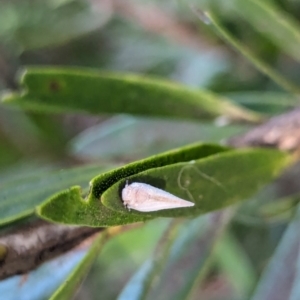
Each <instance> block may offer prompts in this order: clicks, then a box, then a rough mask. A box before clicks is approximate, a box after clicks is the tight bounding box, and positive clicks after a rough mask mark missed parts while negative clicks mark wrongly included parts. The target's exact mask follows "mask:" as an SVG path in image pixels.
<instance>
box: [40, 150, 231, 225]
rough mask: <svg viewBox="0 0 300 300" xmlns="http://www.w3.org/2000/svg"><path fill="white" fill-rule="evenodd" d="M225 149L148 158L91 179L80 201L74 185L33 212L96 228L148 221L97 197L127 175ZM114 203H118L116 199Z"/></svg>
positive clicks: (60, 220) (180, 152)
mask: <svg viewBox="0 0 300 300" xmlns="http://www.w3.org/2000/svg"><path fill="white" fill-rule="evenodd" d="M226 150H228V148H224V147H221V146H219V145H210V144H193V145H189V146H186V147H182V148H180V149H176V150H172V151H169V152H166V153H163V154H159V155H156V156H152V157H150V158H147V159H144V160H140V161H137V162H134V163H131V164H129V165H127V166H124V167H121V168H118V169H115V170H113V171H111V172H108V173H105V174H102V175H100V176H98V177H96V178H94V179H92V180H91V181H90V186H91V190H90V194H89V195H88V197H87V199H83V198H82V196H81V192H80V188H79V187H76V186H75V187H72V188H70V189H69V190H65V191H63V192H60V193H58V194H57V195H55V196H53V197H52V198H50V199H49V200H48V201H47V202H45V203H43V204H42V205H40V206H39V207H38V209H37V213H38V215H39V216H40V217H42V218H45V219H47V220H50V221H54V222H60V223H65V224H77V225H88V226H100V227H101V226H114V225H121V224H128V223H132V222H139V221H144V220H147V219H151V217H149V216H148V215H140V216H136V215H134V214H129V213H126V214H124V213H120V212H116V211H112V210H110V209H108V208H106V207H105V206H104V205H103V204H102V203H101V202H100V197H101V195H102V194H103V192H105V191H106V190H107V189H108V188H109V187H110V186H111V185H113V184H114V183H116V182H118V181H119V180H121V179H123V178H127V177H128V176H130V175H133V174H136V173H139V172H141V171H144V170H148V169H150V168H155V167H160V166H165V165H168V164H175V163H178V162H182V161H190V160H193V159H195V158H201V157H206V156H209V155H212V154H215V153H218V152H223V151H226ZM118 201H120V199H119V198H118ZM65 212H67V213H65Z"/></svg>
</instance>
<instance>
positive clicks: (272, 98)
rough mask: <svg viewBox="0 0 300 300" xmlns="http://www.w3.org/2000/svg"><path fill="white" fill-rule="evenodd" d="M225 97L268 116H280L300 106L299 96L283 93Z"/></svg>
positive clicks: (246, 93)
mask: <svg viewBox="0 0 300 300" xmlns="http://www.w3.org/2000/svg"><path fill="white" fill-rule="evenodd" d="M225 95H226V97H228V98H229V99H231V100H233V101H235V102H237V103H239V104H242V105H243V106H245V107H247V108H249V109H251V110H254V111H257V112H259V113H264V114H266V115H278V114H280V113H283V112H284V111H287V110H292V109H294V108H295V107H297V106H298V105H299V99H298V97H297V96H294V95H291V94H288V93H282V92H266V91H246V92H233V93H226V94H225Z"/></svg>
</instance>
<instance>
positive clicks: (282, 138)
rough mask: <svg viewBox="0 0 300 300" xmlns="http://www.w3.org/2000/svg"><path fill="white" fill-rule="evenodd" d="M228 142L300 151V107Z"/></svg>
mask: <svg viewBox="0 0 300 300" xmlns="http://www.w3.org/2000/svg"><path fill="white" fill-rule="evenodd" d="M228 143H229V144H230V145H231V146H233V147H271V148H277V149H280V150H285V151H290V152H295V153H300V108H296V109H294V110H293V111H290V112H287V113H285V114H282V115H279V116H276V117H274V118H271V119H270V120H268V121H267V122H265V123H264V124H262V125H260V126H257V127H255V128H253V129H252V130H250V131H249V132H247V133H246V134H243V135H240V136H236V137H233V138H231V139H230V140H229V141H228Z"/></svg>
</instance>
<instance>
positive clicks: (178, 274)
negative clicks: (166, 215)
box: [118, 211, 231, 300]
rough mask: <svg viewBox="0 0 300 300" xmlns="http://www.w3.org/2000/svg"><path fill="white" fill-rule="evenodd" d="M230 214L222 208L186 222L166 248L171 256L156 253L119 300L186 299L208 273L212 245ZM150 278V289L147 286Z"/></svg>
mask: <svg viewBox="0 0 300 300" xmlns="http://www.w3.org/2000/svg"><path fill="white" fill-rule="evenodd" d="M230 216H231V212H230V211H222V212H217V213H215V214H208V215H206V216H202V217H198V218H196V219H194V220H187V221H185V222H184V223H183V224H182V226H181V227H180V228H179V230H177V234H176V236H175V238H176V239H174V238H173V239H172V240H171V241H170V242H171V246H170V245H168V248H170V249H164V251H167V253H168V255H167V256H164V255H162V254H161V253H160V252H161V251H160V252H156V253H155V254H154V256H153V257H152V258H151V259H149V260H148V261H147V262H146V263H145V264H144V265H143V266H142V267H141V268H140V269H139V270H138V272H137V273H136V274H135V275H134V276H133V277H132V279H131V280H130V281H129V282H128V284H127V285H126V286H125V288H124V289H123V291H122V292H121V294H120V295H119V297H118V300H125V299H126V297H128V295H130V299H134V300H137V299H160V298H161V299H174V300H176V299H178V300H179V299H187V298H188V295H189V294H190V293H191V290H192V289H193V286H194V284H195V281H199V280H201V279H200V278H202V279H203V277H204V275H205V274H206V271H207V270H208V268H207V267H208V265H209V258H210V256H211V254H212V248H213V246H214V244H215V241H216V240H217V239H218V237H219V236H220V234H221V232H222V231H223V230H224V228H225V227H226V226H225V225H226V224H227V222H228V221H229V220H230ZM159 249H161V247H159ZM157 278H159V280H154V279H157ZM149 280H151V288H150V289H147V285H149ZM127 299H128V298H127Z"/></svg>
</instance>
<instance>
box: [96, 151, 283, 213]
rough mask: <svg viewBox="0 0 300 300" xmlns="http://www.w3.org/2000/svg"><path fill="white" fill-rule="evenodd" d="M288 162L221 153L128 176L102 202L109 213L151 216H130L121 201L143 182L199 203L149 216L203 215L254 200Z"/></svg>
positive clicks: (261, 154)
mask: <svg viewBox="0 0 300 300" xmlns="http://www.w3.org/2000/svg"><path fill="white" fill-rule="evenodd" d="M287 161H288V160H287V156H286V154H284V153H282V152H278V151H274V150H265V149H246V150H236V151H228V152H224V153H218V154H216V155H212V156H210V157H207V158H201V159H198V160H194V161H190V162H182V163H177V164H171V165H168V166H164V167H159V168H152V169H150V170H146V171H144V172H140V173H138V174H136V175H133V176H128V177H126V178H125V179H123V180H120V181H119V182H117V183H116V184H114V185H113V186H111V187H110V188H109V189H107V190H106V191H105V192H104V193H103V195H102V197H101V201H102V203H103V204H104V205H105V206H106V207H107V208H109V209H112V210H115V211H118V212H121V213H124V214H127V215H128V214H130V215H138V216H145V215H147V213H146V214H145V213H141V212H138V211H134V210H132V211H130V212H128V209H127V208H126V207H125V206H124V205H123V202H122V200H121V198H120V191H121V190H122V189H123V188H124V187H125V184H126V182H128V183H132V182H143V183H148V184H150V185H153V186H155V187H158V188H160V189H163V190H166V191H168V192H170V193H171V194H174V195H176V196H178V197H180V198H182V199H186V200H189V201H192V202H194V203H195V206H194V207H189V208H181V209H169V210H161V211H157V212H152V213H149V214H148V215H149V216H152V217H153V216H161V217H175V216H177V217H179V216H190V215H196V214H203V213H207V212H210V211H213V210H217V209H221V208H223V207H226V206H228V205H232V204H235V203H237V202H239V201H241V200H244V199H246V198H247V197H250V196H251V195H252V194H253V193H254V192H256V191H257V190H258V189H259V188H260V187H262V186H263V185H265V184H266V183H268V182H269V181H270V180H272V178H274V176H275V175H276V174H278V172H279V171H280V170H281V169H282V167H284V166H285V165H286V163H287Z"/></svg>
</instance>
